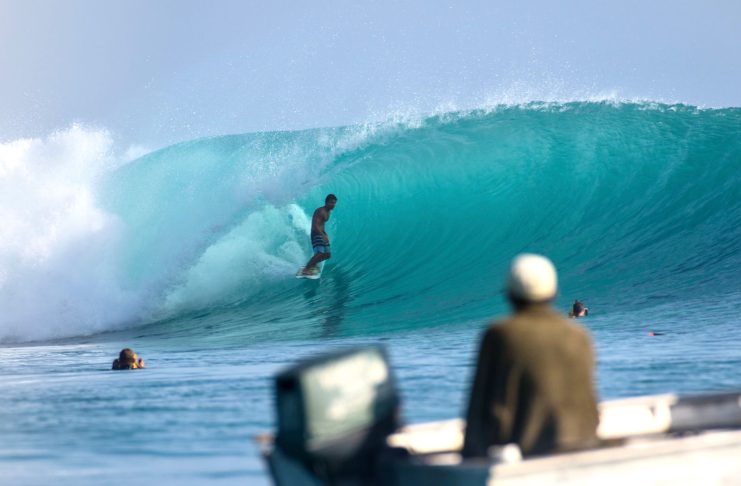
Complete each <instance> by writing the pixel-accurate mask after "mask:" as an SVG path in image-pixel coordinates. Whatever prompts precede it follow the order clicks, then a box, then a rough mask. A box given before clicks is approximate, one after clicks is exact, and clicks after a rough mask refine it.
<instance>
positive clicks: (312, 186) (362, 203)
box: [0, 102, 741, 342]
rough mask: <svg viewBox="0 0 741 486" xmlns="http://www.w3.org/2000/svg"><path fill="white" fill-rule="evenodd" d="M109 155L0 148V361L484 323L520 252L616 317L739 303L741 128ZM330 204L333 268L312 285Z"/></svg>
mask: <svg viewBox="0 0 741 486" xmlns="http://www.w3.org/2000/svg"><path fill="white" fill-rule="evenodd" d="M113 152H114V150H113V143H112V141H111V140H110V136H109V135H108V134H107V133H106V132H104V131H99V130H90V129H84V128H81V127H73V128H71V129H70V130H67V131H65V132H60V133H57V134H54V135H52V136H50V137H48V138H47V139H44V140H20V141H15V142H10V143H6V144H2V145H0V202H1V203H2V206H1V207H0V211H1V214H0V218H1V220H2V222H3V225H2V230H1V231H2V233H1V234H0V306H1V307H2V313H1V314H0V342H12V341H29V340H38V339H54V338H60V337H69V336H77V335H86V334H95V333H100V332H103V331H108V330H115V329H120V328H124V327H130V326H137V325H146V324H151V323H154V322H159V323H160V324H159V327H157V325H155V326H154V328H157V329H158V331H157V332H162V330H163V329H165V330H167V332H170V333H178V334H181V335H184V336H185V337H186V338H187V337H188V336H196V335H198V336H199V337H201V338H203V337H204V336H208V337H211V338H214V339H221V340H224V339H231V340H234V339H237V340H238V339H240V338H241V339H249V337H250V336H252V335H254V333H262V335H264V334H265V331H266V330H270V332H274V333H275V335H276V336H285V335H290V332H291V330H292V329H302V328H306V327H307V326H308V327H312V326H319V328H331V329H333V331H337V330H338V329H341V332H344V333H357V332H375V331H376V330H379V329H385V330H389V329H396V328H408V327H421V326H427V325H435V324H442V323H448V322H462V321H466V320H470V319H480V318H481V317H482V316H486V315H490V314H491V313H492V312H496V311H497V310H501V307H500V306H502V305H503V303H502V299H501V298H500V297H501V296H500V292H501V290H500V289H501V281H502V275H503V274H504V272H505V269H506V266H507V264H508V262H509V260H510V259H511V258H512V256H513V255H514V254H516V253H518V252H521V251H536V252H542V253H544V254H546V255H548V256H550V257H551V258H552V259H553V260H554V262H555V263H556V265H557V267H558V268H559V271H560V279H561V298H562V299H563V300H564V301H565V300H566V299H568V298H570V297H572V296H575V295H578V296H581V297H588V298H589V299H590V301H591V302H592V303H593V304H599V308H600V309H601V312H604V313H609V312H619V311H620V310H621V309H624V308H625V306H627V305H630V306H631V307H632V308H636V307H638V308H640V307H649V306H656V305H667V304H671V303H672V302H679V301H687V300H691V299H697V300H698V301H700V302H702V301H703V300H707V299H710V298H711V296H712V298H713V299H717V298H718V296H719V295H728V294H733V293H738V292H739V290H738V289H741V277H739V276H738V268H739V264H740V263H741V243H740V242H741V109H737V108H727V109H712V110H711V109H707V110H705V109H698V108H695V107H691V106H685V105H663V104H655V103H611V102H572V103H529V104H524V105H515V106H498V107H496V108H493V109H487V110H474V111H468V112H456V113H447V114H442V115H437V116H432V117H428V118H419V119H415V120H411V121H410V120H405V121H394V122H388V123H383V124H373V125H365V126H356V127H343V128H335V129H316V130H307V131H300V132H271V133H256V134H244V135H233V136H225V137H217V138H208V139H200V140H194V141H190V142H187V143H182V144H178V145H175V146H172V147H168V148H165V149H163V150H159V151H156V152H152V153H149V154H147V155H145V156H143V157H140V158H138V159H136V160H133V161H130V162H127V163H122V162H121V160H122V159H125V157H120V156H118V155H116V154H115V153H113ZM329 192H332V193H335V194H337V196H338V197H339V202H338V205H337V209H336V210H335V212H334V213H333V216H332V220H331V221H330V223H329V227H328V228H329V233H330V236H331V237H332V248H333V254H334V256H333V259H332V260H331V261H330V262H329V263H328V265H327V268H326V269H325V273H324V276H323V277H322V279H321V280H320V281H319V282H306V281H297V280H296V279H294V278H293V273H294V272H295V270H296V268H297V267H298V266H299V265H300V264H302V263H303V262H304V261H305V260H306V259H307V258H308V256H309V246H308V238H307V232H308V224H309V217H308V216H309V215H310V214H311V211H313V209H314V208H315V207H317V206H319V205H321V204H322V202H323V199H324V195H325V194H326V193H329ZM562 303H563V302H562ZM163 323H165V324H163ZM163 325H164V326H165V327H164V328H163V327H162V326H163ZM151 327H152V326H150V328H151ZM205 329H207V330H205Z"/></svg>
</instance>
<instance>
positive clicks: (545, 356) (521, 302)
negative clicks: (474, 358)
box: [463, 254, 599, 457]
mask: <svg viewBox="0 0 741 486" xmlns="http://www.w3.org/2000/svg"><path fill="white" fill-rule="evenodd" d="M556 291H557V278H556V269H555V268H554V266H553V264H552V263H551V261H550V260H548V259H547V258H545V257H542V256H540V255H532V254H523V255H519V256H518V257H517V258H515V259H514V261H513V262H512V266H511V268H510V274H509V279H508V281H507V297H508V299H509V302H510V304H511V305H512V308H513V310H514V313H513V314H512V316H510V317H508V318H505V319H502V320H500V321H498V322H495V323H493V324H492V325H490V326H489V328H488V329H487V330H486V332H485V333H484V336H483V340H482V342H481V348H480V350H479V355H478V362H477V364H476V374H475V377H474V382H473V388H472V390H471V398H470V403H469V407H468V413H467V423H466V434H465V442H464V446H463V454H464V455H465V456H468V457H472V456H487V455H488V451H489V447H491V446H493V445H504V444H507V443H516V444H517V445H518V446H519V447H520V450H521V452H522V454H523V455H532V454H544V453H549V452H555V451H569V450H576V449H582V448H587V447H590V446H594V445H596V443H597V435H596V429H597V424H598V422H599V415H598V412H597V404H596V399H595V393H594V385H593V381H592V380H593V368H594V353H593V350H592V343H591V338H590V337H589V334H588V333H587V331H586V330H585V329H584V328H582V327H580V326H577V325H575V324H574V323H573V322H570V321H569V320H568V319H566V318H564V317H562V316H561V315H560V314H558V313H557V312H556V311H555V310H554V309H553V308H552V307H551V303H552V301H553V299H554V298H555V296H556Z"/></svg>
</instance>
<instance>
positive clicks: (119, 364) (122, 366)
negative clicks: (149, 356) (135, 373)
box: [111, 348, 144, 370]
mask: <svg viewBox="0 0 741 486" xmlns="http://www.w3.org/2000/svg"><path fill="white" fill-rule="evenodd" d="M140 368H144V360H143V359H141V358H140V357H139V356H137V354H136V353H135V352H134V350H133V349H131V348H124V349H122V350H121V352H120V353H119V354H118V359H114V360H113V366H112V367H111V369H113V370H136V369H140Z"/></svg>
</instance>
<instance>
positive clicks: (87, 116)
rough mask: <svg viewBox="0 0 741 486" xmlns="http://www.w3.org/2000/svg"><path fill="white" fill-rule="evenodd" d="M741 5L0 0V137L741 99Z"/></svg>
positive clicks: (169, 133)
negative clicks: (538, 103) (72, 129)
mask: <svg viewBox="0 0 741 486" xmlns="http://www.w3.org/2000/svg"><path fill="white" fill-rule="evenodd" d="M739 26H741V2H738V1H735V0H727V1H719V0H703V1H681V0H673V1H668V0H666V1H664V0H660V1H648V2H639V1H633V0H621V1H617V0H616V1H610V2H608V1H599V0H591V1H586V0H585V1H563V2H555V1H517V2H514V1H511V2H504V1H498V2H497V1H482V2H445V1H421V0H420V1H406V2H392V1H373V2H346V1H316V2H299V1H295V2H286V1H276V2H255V1H225V0H221V1H214V2H205V1H198V2H196V1H187V0H158V1H145V0H125V1H124V0H114V1H102V0H64V1H54V0H46V1H40V0H0V73H1V74H0V114H2V115H0V141H3V140H6V141H7V140H12V139H14V138H18V137H25V136H40V135H45V134H48V133H49V132H50V131H53V130H55V129H60V128H65V127H67V126H69V125H70V124H72V123H74V122H81V123H84V124H87V125H91V126H96V127H103V128H106V129H108V130H110V131H111V132H112V133H113V134H114V136H115V137H117V138H118V139H119V140H123V141H126V142H128V143H142V144H148V145H165V144H168V143H173V142H176V141H181V140H188V139H192V138H197V137H202V136H209V135H217V134H224V133H243V132H249V131H261V130H281V129H283V130H284V129H299V128H308V127H317V126H336V125H342V124H350V123H362V122H365V121H373V120H380V119H384V118H387V117H390V116H396V115H399V114H405V113H419V112H423V113H424V112H430V111H434V110H439V109H456V108H472V107H478V106H485V105H486V104H488V103H496V102H519V101H527V100H537V99H545V100H552V99H589V98H600V97H603V96H617V97H618V98H625V99H652V100H657V101H666V102H685V103H690V104H695V105H700V106H712V107H718V106H741V88H740V87H741V61H739V55H738V51H739V48H741V28H740V27H739Z"/></svg>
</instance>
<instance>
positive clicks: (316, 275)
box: [296, 262, 324, 280]
mask: <svg viewBox="0 0 741 486" xmlns="http://www.w3.org/2000/svg"><path fill="white" fill-rule="evenodd" d="M304 268H305V267H301V268H299V269H298V272H296V278H308V279H309V280H319V277H321V276H322V270H324V262H321V263H320V264H319V265H317V269H316V271H314V272H313V273H311V274H309V275H304V274H303V273H302V272H303V271H304Z"/></svg>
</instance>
